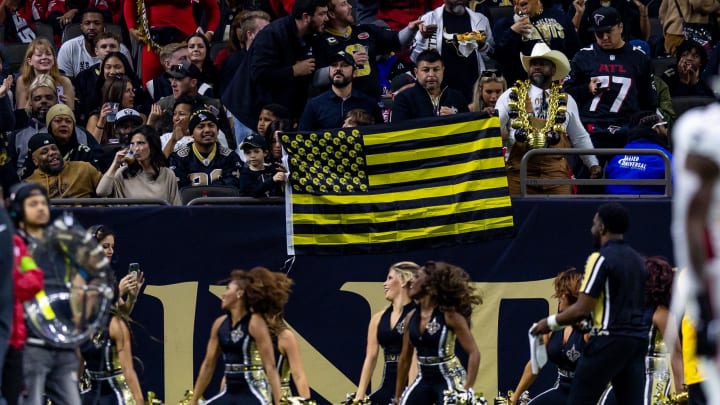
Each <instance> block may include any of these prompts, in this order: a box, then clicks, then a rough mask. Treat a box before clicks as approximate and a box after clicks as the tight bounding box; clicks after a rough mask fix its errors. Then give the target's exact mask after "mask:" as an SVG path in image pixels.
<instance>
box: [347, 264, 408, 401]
mask: <svg viewBox="0 0 720 405" xmlns="http://www.w3.org/2000/svg"><path fill="white" fill-rule="evenodd" d="M419 268H420V266H418V265H417V264H416V263H413V262H399V263H395V264H393V265H392V266H390V270H389V271H388V275H387V279H385V283H383V287H384V289H385V299H386V300H388V301H390V302H391V304H390V305H389V306H388V307H387V309H385V310H384V311H381V312H378V313H377V314H375V315H373V317H372V318H371V319H370V325H369V326H368V337H367V349H366V352H365V362H364V363H363V368H362V373H360V383H359V384H358V390H357V393H356V394H355V401H358V402H360V401H362V400H363V399H364V398H365V393H366V392H367V388H368V385H370V377H371V376H372V373H373V370H375V365H376V364H377V357H378V348H379V347H380V346H382V348H383V354H384V356H385V367H384V369H383V379H382V382H381V383H380V386H379V387H378V389H377V390H375V392H373V393H372V394H370V401H371V404H372V405H387V404H389V403H390V401H391V400H392V399H393V397H394V396H395V383H396V381H397V366H398V357H399V356H400V350H401V349H402V340H403V334H404V332H405V318H406V317H407V315H408V313H409V312H410V311H411V310H412V309H414V308H415V303H414V302H413V301H412V300H411V299H410V296H409V295H408V287H409V286H410V282H411V281H412V279H413V277H414V275H415V272H416V271H417V270H418V269H419ZM413 371H415V372H413ZM416 371H417V370H410V374H412V375H415V374H417V372H416Z"/></svg>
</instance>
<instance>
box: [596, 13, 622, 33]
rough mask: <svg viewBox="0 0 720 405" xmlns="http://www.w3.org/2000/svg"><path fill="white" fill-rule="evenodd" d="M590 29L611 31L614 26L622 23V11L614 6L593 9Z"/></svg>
mask: <svg viewBox="0 0 720 405" xmlns="http://www.w3.org/2000/svg"><path fill="white" fill-rule="evenodd" d="M590 20H591V21H590V23H591V25H590V31H595V32H604V31H610V30H611V29H612V27H614V26H616V25H618V24H620V23H621V22H622V20H621V19H620V13H618V11H617V10H616V9H614V8H613V7H600V8H598V9H597V10H595V11H593V13H592V17H591V18H590Z"/></svg>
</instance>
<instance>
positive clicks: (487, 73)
mask: <svg viewBox="0 0 720 405" xmlns="http://www.w3.org/2000/svg"><path fill="white" fill-rule="evenodd" d="M480 77H482V78H488V79H490V78H492V79H502V77H503V74H502V72H501V71H499V70H497V69H488V70H483V71H482V72H480Z"/></svg>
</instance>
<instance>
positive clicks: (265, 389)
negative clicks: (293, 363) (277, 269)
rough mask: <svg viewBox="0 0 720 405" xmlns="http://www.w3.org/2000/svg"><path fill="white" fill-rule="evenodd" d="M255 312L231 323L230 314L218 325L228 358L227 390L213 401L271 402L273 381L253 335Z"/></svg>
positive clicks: (221, 404)
mask: <svg viewBox="0 0 720 405" xmlns="http://www.w3.org/2000/svg"><path fill="white" fill-rule="evenodd" d="M251 316H252V313H250V312H248V313H247V314H246V315H245V316H244V317H243V318H242V319H240V321H239V322H238V323H237V324H235V325H231V322H232V320H231V319H230V316H228V317H227V318H225V320H224V321H223V322H222V324H221V325H220V328H219V329H218V332H217V333H218V341H219V343H220V349H221V350H222V352H223V360H224V361H225V391H223V392H221V393H220V394H218V395H216V396H215V397H213V398H210V399H209V400H208V401H207V402H205V403H206V404H210V403H212V404H213V405H235V404H243V405H266V404H270V403H271V402H270V385H269V383H268V380H267V376H266V375H265V370H264V369H263V366H262V360H261V359H260V353H259V352H258V350H257V345H256V344H255V339H253V338H252V336H250V332H249V331H248V330H249V326H250V317H251Z"/></svg>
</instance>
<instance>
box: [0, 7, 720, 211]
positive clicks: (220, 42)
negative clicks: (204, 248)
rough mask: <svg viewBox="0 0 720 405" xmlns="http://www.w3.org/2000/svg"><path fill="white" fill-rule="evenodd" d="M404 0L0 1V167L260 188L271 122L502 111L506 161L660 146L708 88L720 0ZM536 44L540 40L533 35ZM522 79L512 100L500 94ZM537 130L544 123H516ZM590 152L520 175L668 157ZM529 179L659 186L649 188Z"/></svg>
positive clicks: (24, 173) (267, 186)
mask: <svg viewBox="0 0 720 405" xmlns="http://www.w3.org/2000/svg"><path fill="white" fill-rule="evenodd" d="M406 3H407V4H406ZM415 3H416V2H414V1H411V0H408V1H399V0H391V1H377V2H373V1H361V2H358V3H357V4H353V3H350V2H348V1H347V0H303V1H295V2H291V1H277V0H268V1H260V0H258V1H252V2H250V1H247V2H246V1H225V2H215V1H211V0H203V1H200V2H183V1H175V2H172V1H171V2H155V1H150V2H147V3H145V2H143V1H130V0H126V1H117V0H116V1H102V2H101V1H91V2H87V3H82V4H75V3H71V2H66V1H64V0H52V1H49V2H48V1H46V0H27V1H18V0H3V1H2V3H0V27H2V31H1V32H0V40H2V46H0V59H2V62H3V70H2V72H1V74H2V76H0V79H2V82H1V83H2V85H0V136H1V138H0V148H1V149H0V156H1V159H0V172H1V175H0V179H1V180H2V186H3V187H4V188H5V190H8V189H9V188H10V186H12V185H13V184H15V183H17V182H20V181H31V182H36V183H40V184H43V185H44V186H45V187H46V188H47V189H48V190H49V195H50V197H51V198H73V197H96V196H108V197H131V198H133V197H134V198H158V199H164V200H166V201H167V202H169V203H170V204H181V203H182V201H181V199H180V197H179V195H180V193H179V190H180V189H181V188H183V187H190V186H208V185H222V186H225V187H226V188H228V189H232V190H234V191H233V192H234V193H237V194H236V195H243V196H252V197H262V196H276V195H282V190H283V184H284V182H285V181H286V179H287V175H286V173H287V170H288V168H287V167H284V166H283V165H282V164H281V161H280V159H279V158H278V153H277V152H275V153H271V151H273V150H278V148H279V144H278V137H277V136H276V133H277V132H278V131H279V130H278V129H277V128H282V129H284V130H291V129H298V130H303V131H316V130H324V129H329V128H338V127H342V126H345V125H350V126H362V125H370V124H383V123H393V122H401V121H407V120H411V119H415V118H421V117H432V116H441V115H450V114H456V113H463V112H466V111H483V112H486V113H489V114H495V115H497V114H498V110H499V112H500V117H501V125H502V134H503V139H504V143H505V146H506V149H507V153H506V160H507V169H508V176H509V178H510V179H511V180H513V179H514V178H516V177H517V172H518V162H519V160H518V159H515V158H513V155H512V153H511V152H512V150H526V149H536V148H557V147H565V148H567V147H576V148H578V147H582V148H593V147H594V148H608V147H612V148H623V147H627V148H644V149H657V150H660V151H662V152H663V153H664V154H665V155H667V156H668V158H672V154H671V152H672V145H671V142H670V138H669V135H668V128H671V127H672V123H673V122H674V120H675V119H676V118H677V115H678V113H681V112H682V111H684V109H686V108H687V105H699V104H706V103H708V102H709V100H711V99H712V96H713V90H712V84H711V83H710V78H711V77H713V76H714V75H715V74H717V73H718V68H719V64H718V60H720V56H719V54H720V51H719V50H718V47H715V46H714V43H715V41H714V37H717V35H714V30H715V28H716V25H717V24H716V21H715V15H716V14H715V13H716V12H717V11H718V9H720V5H719V3H718V2H716V1H709V0H703V1H700V0H682V1H680V0H678V1H675V0H663V1H662V2H661V4H655V5H653V4H649V5H648V4H646V2H643V1H640V0H636V1H632V2H621V1H617V0H611V1H596V0H590V1H587V2H586V1H585V0H575V1H572V2H569V1H563V0H544V1H541V0H517V1H515V4H514V5H513V6H503V5H500V4H493V3H491V2H490V1H489V0H488V1H485V2H475V1H473V2H468V1H466V0H444V1H439V0H435V1H433V2H426V3H427V4H426V3H423V4H420V2H417V3H418V4H415ZM431 3H432V4H431ZM651 15H652V16H653V17H652V19H651V17H650V16H651ZM651 20H652V21H651ZM538 44H543V45H544V46H545V48H544V50H543V52H541V51H540V49H539V48H538V53H536V54H533V51H534V49H535V48H536V46H537V45H538ZM549 51H552V54H550V53H548V52H549ZM531 54H532V56H533V57H539V58H540V59H545V60H549V61H551V62H553V64H554V70H555V72H554V73H553V74H552V75H549V77H546V76H548V75H547V74H545V76H543V74H542V73H541V72H535V71H531V70H530V69H531V66H530V64H529V63H526V62H527V61H526V60H525V59H524V57H521V55H524V56H525V57H527V56H531ZM558 55H562V57H561V58H556V57H557V56H558ZM656 73H657V74H656ZM518 81H519V82H518ZM523 81H526V84H527V86H529V91H527V92H524V91H521V92H520V93H522V94H525V93H527V95H526V96H523V97H525V100H524V101H523V100H515V99H513V100H512V103H511V104H510V107H512V108H508V106H507V105H501V106H500V107H499V108H498V109H496V108H495V103H496V102H497V100H498V99H500V100H503V103H507V98H508V97H517V95H518V93H517V90H518V89H520V90H522V88H523V85H522V83H523ZM550 82H552V83H554V84H553V85H552V86H550ZM518 86H520V87H518ZM533 86H534V87H533ZM541 88H542V89H543V90H542V91H541V90H539V89H541ZM555 88H557V89H559V90H561V92H559V93H557V94H556V93H554V90H552V89H555ZM533 89H538V90H533ZM553 94H555V96H553ZM503 96H504V97H503ZM556 96H557V97H556ZM518 103H519V104H518ZM558 103H559V105H555V104H558ZM56 105H57V106H56ZM518 105H520V108H518ZM523 105H524V106H523ZM674 108H677V109H678V111H675V110H674ZM564 111H569V112H567V113H565V112H564ZM505 113H509V114H510V116H509V118H507V117H506V118H507V119H503V118H504V117H505V115H504V114H505ZM518 114H519V116H520V119H516V116H517V115H518ZM565 119H567V121H568V122H569V124H568V122H563V121H562V120H565ZM280 121H282V122H284V123H283V124H280V123H279V122H280ZM274 122H278V123H277V125H271V124H273V123H274ZM142 125H144V126H147V127H148V128H143V129H142V130H139V129H138V128H139V127H140V126H142ZM268 128H273V129H270V130H269V129H268ZM535 132H538V133H540V134H541V135H542V136H540V137H534V138H533V137H531V139H530V140H526V137H524V136H523V135H524V134H527V133H530V134H531V135H532V134H533V133H535ZM518 133H520V134H521V136H520V137H518V136H517V134H518ZM518 138H519V139H518ZM535 138H543V139H542V142H540V141H538V139H535ZM533 139H534V140H533ZM156 141H158V142H156ZM530 143H531V144H530ZM528 145H529V146H528ZM158 146H159V147H158ZM516 155H517V154H516ZM250 156H253V158H251V157H250ZM258 157H259V159H258ZM515 157H517V156H515ZM588 159H590V160H592V162H591V161H590V160H588ZM593 159H595V157H594V156H582V159H580V158H579V156H577V155H568V156H559V155H558V156H553V155H544V156H541V157H537V158H535V159H534V161H535V162H536V164H534V165H533V167H531V168H530V169H529V170H528V172H529V178H533V177H536V178H568V177H576V178H601V177H606V178H612V179H618V178H620V179H653V178H663V177H664V176H665V173H664V163H663V159H662V158H661V157H658V156H654V155H642V154H641V155H633V154H632V153H628V154H626V155H618V156H609V155H606V154H598V155H597V159H598V160H599V162H597V164H595V163H596V162H594V160H593ZM251 160H252V162H254V163H252V162H251ZM606 164H607V169H606ZM165 167H167V168H169V170H170V171H172V172H174V175H175V177H176V180H177V181H176V182H173V181H172V178H171V177H172V176H170V177H167V176H168V175H169V174H170V172H169V171H167V170H165V169H164V168H165ZM104 177H105V178H107V180H105V181H101V179H103V178H104ZM511 183H512V182H511ZM511 192H512V193H513V194H517V193H518V192H519V188H517V187H511ZM528 192H529V193H540V194H567V193H575V192H580V193H585V192H590V193H606V192H607V193H625V194H662V193H664V187H663V186H639V185H630V186H626V187H617V186H615V187H608V188H607V190H605V189H604V188H603V189H598V188H597V187H594V188H589V189H587V190H586V189H583V188H580V189H575V188H570V187H556V186H536V187H532V188H530V189H529V190H528Z"/></svg>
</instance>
